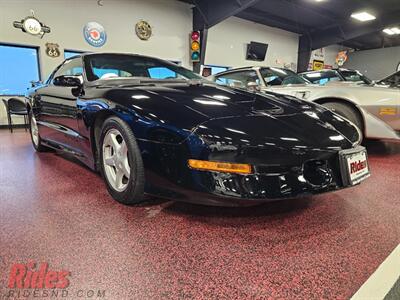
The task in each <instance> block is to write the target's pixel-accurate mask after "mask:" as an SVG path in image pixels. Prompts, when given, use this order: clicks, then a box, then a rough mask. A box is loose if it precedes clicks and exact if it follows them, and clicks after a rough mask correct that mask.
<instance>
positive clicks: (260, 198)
mask: <svg viewBox="0 0 400 300" xmlns="http://www.w3.org/2000/svg"><path fill="white" fill-rule="evenodd" d="M254 167H255V173H254V174H250V175H241V174H230V173H221V172H209V171H197V170H190V169H188V170H189V172H188V173H187V175H186V176H185V182H181V183H180V184H176V183H172V182H171V181H169V180H167V179H165V178H160V177H158V176H157V175H154V173H153V176H157V177H158V178H154V177H153V178H152V179H153V180H152V181H153V182H158V183H159V184H158V186H164V188H161V189H158V190H156V189H153V191H152V192H150V193H151V194H153V195H157V196H161V197H166V198H169V199H172V200H178V201H184V202H192V203H198V204H207V205H218V206H246V205H255V204H259V203H263V202H268V201H275V200H282V199H288V198H298V197H305V196H310V195H314V194H320V193H325V192H330V191H336V190H339V189H343V188H346V187H348V186H346V185H345V184H344V181H343V180H342V175H341V171H340V164H339V156H338V152H334V153H329V154H325V156H323V157H321V158H319V159H308V160H306V161H304V162H303V163H301V164H299V165H292V166H281V165H263V164H258V165H254ZM160 183H164V184H160Z"/></svg>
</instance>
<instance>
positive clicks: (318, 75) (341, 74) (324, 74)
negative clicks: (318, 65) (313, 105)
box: [299, 68, 373, 85]
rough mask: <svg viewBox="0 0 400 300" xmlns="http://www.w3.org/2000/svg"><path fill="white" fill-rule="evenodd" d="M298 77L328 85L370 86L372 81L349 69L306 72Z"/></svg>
mask: <svg viewBox="0 0 400 300" xmlns="http://www.w3.org/2000/svg"><path fill="white" fill-rule="evenodd" d="M299 75H300V76H302V77H303V78H305V79H307V80H308V81H310V82H311V83H314V84H321V85H323V84H328V83H334V82H335V83H338V82H339V83H356V84H366V85H371V84H373V81H372V80H371V79H369V78H368V77H367V76H365V75H363V74H362V73H361V72H360V71H358V70H350V69H343V68H338V69H325V70H320V71H308V72H303V73H299Z"/></svg>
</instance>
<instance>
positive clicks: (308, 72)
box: [299, 68, 358, 75]
mask: <svg viewBox="0 0 400 300" xmlns="http://www.w3.org/2000/svg"><path fill="white" fill-rule="evenodd" d="M329 71H339V72H340V71H358V70H356V69H346V68H332V69H322V70H315V71H306V72H301V73H299V74H301V75H302V74H305V75H307V74H312V73H318V72H320V73H321V72H329Z"/></svg>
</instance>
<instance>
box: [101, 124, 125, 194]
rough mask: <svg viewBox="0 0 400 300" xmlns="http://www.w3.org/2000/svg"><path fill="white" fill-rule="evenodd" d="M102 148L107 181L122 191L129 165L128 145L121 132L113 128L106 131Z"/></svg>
mask: <svg viewBox="0 0 400 300" xmlns="http://www.w3.org/2000/svg"><path fill="white" fill-rule="evenodd" d="M102 148H103V149H102V151H103V167H104V171H105V175H106V177H107V181H108V182H109V184H110V185H111V186H112V188H113V189H114V190H116V191H118V192H123V191H124V190H125V189H126V188H127V186H128V182H129V177H130V174H131V167H130V165H129V159H128V147H127V145H126V142H125V140H124V138H123V136H122V134H121V133H120V132H119V131H118V130H117V129H115V128H112V129H110V130H109V131H107V133H106V135H105V136H104V140H103V147H102Z"/></svg>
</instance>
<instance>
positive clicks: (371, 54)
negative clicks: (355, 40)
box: [344, 47, 400, 80]
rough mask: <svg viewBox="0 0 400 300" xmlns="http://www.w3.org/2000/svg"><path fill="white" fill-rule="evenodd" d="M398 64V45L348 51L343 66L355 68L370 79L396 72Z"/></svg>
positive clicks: (380, 77)
mask: <svg viewBox="0 0 400 300" xmlns="http://www.w3.org/2000/svg"><path fill="white" fill-rule="evenodd" d="M399 64H400V47H390V48H381V49H374V50H365V51H356V52H353V53H350V54H349V58H348V60H347V62H346V63H345V64H344V67H346V68H349V69H357V70H359V71H360V72H361V73H364V74H365V75H366V76H367V77H369V78H371V79H372V80H379V79H383V78H385V77H386V76H389V75H390V74H392V73H394V72H396V71H397V66H398V65H399Z"/></svg>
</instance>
